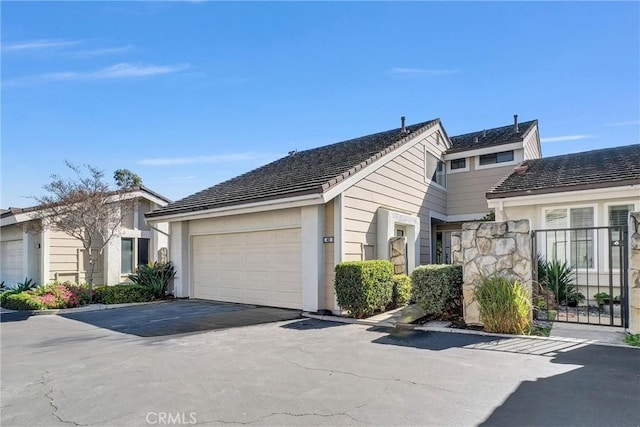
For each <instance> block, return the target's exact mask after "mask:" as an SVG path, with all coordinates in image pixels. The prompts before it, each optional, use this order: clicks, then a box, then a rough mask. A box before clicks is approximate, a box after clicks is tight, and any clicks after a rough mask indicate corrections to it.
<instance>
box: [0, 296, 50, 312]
mask: <svg viewBox="0 0 640 427" xmlns="http://www.w3.org/2000/svg"><path fill="white" fill-rule="evenodd" d="M2 296H3V297H4V298H3V301H2V307H4V308H8V309H9V310H42V309H44V308H45V307H44V305H43V304H42V302H40V301H38V300H37V299H36V296H35V295H33V294H32V293H28V292H20V293H17V294H9V295H7V296H5V295H4V294H3V295H2Z"/></svg>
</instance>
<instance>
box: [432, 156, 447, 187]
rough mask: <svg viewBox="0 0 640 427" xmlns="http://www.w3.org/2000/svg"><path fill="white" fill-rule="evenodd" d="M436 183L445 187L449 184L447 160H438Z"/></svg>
mask: <svg viewBox="0 0 640 427" xmlns="http://www.w3.org/2000/svg"><path fill="white" fill-rule="evenodd" d="M432 181H435V182H436V184H438V185H441V186H443V187H446V186H447V167H446V164H445V162H442V161H440V160H438V166H437V168H436V179H434V180H432Z"/></svg>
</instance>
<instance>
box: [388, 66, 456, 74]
mask: <svg viewBox="0 0 640 427" xmlns="http://www.w3.org/2000/svg"><path fill="white" fill-rule="evenodd" d="M459 72H460V70H454V69H434V68H402V67H396V68H392V69H391V73H393V74H422V75H425V76H446V75H449V74H457V73H459Z"/></svg>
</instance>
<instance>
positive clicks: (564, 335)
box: [302, 304, 631, 347]
mask: <svg viewBox="0 0 640 427" xmlns="http://www.w3.org/2000/svg"><path fill="white" fill-rule="evenodd" d="M302 315H303V316H304V317H309V318H312V319H318V320H326V321H330V322H339V323H356V324H360V325H368V326H379V327H386V328H396V327H400V328H403V329H412V330H417V331H426V332H447V333H453V334H465V335H480V336H491V337H501V338H523V339H525V338H526V339H532V340H555V341H565V342H569V343H574V344H575V343H582V344H599V345H610V346H621V347H631V346H629V345H627V344H625V342H624V337H625V331H624V329H622V328H616V327H611V326H598V325H587V324H574V323H561V322H554V324H553V327H552V329H551V334H550V336H549V337H540V336H534V335H510V334H497V333H491V332H484V331H478V330H475V329H457V328H451V327H450V326H451V322H440V321H432V322H427V323H426V324H424V325H415V324H412V322H414V321H415V320H417V319H420V318H421V317H424V315H425V313H424V311H423V310H422V309H421V308H420V307H419V306H418V305H417V304H412V305H408V306H406V307H401V308H397V309H395V310H391V311H388V312H386V313H381V314H377V315H375V316H372V317H369V318H366V319H354V318H351V317H341V316H320V315H315V314H310V313H302Z"/></svg>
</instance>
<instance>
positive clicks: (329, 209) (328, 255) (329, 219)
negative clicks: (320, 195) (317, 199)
mask: <svg viewBox="0 0 640 427" xmlns="http://www.w3.org/2000/svg"><path fill="white" fill-rule="evenodd" d="M333 204H334V202H333V200H331V201H330V202H328V203H327V204H326V205H325V210H324V235H325V236H326V237H328V236H333V234H334V226H333V225H334V218H333V216H334V214H333ZM335 245H336V243H335V242H334V243H324V297H325V301H324V308H325V309H327V310H333V309H334V306H333V301H334V292H333V289H334V288H333V280H334V278H335V273H334V268H335V262H334V253H335Z"/></svg>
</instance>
